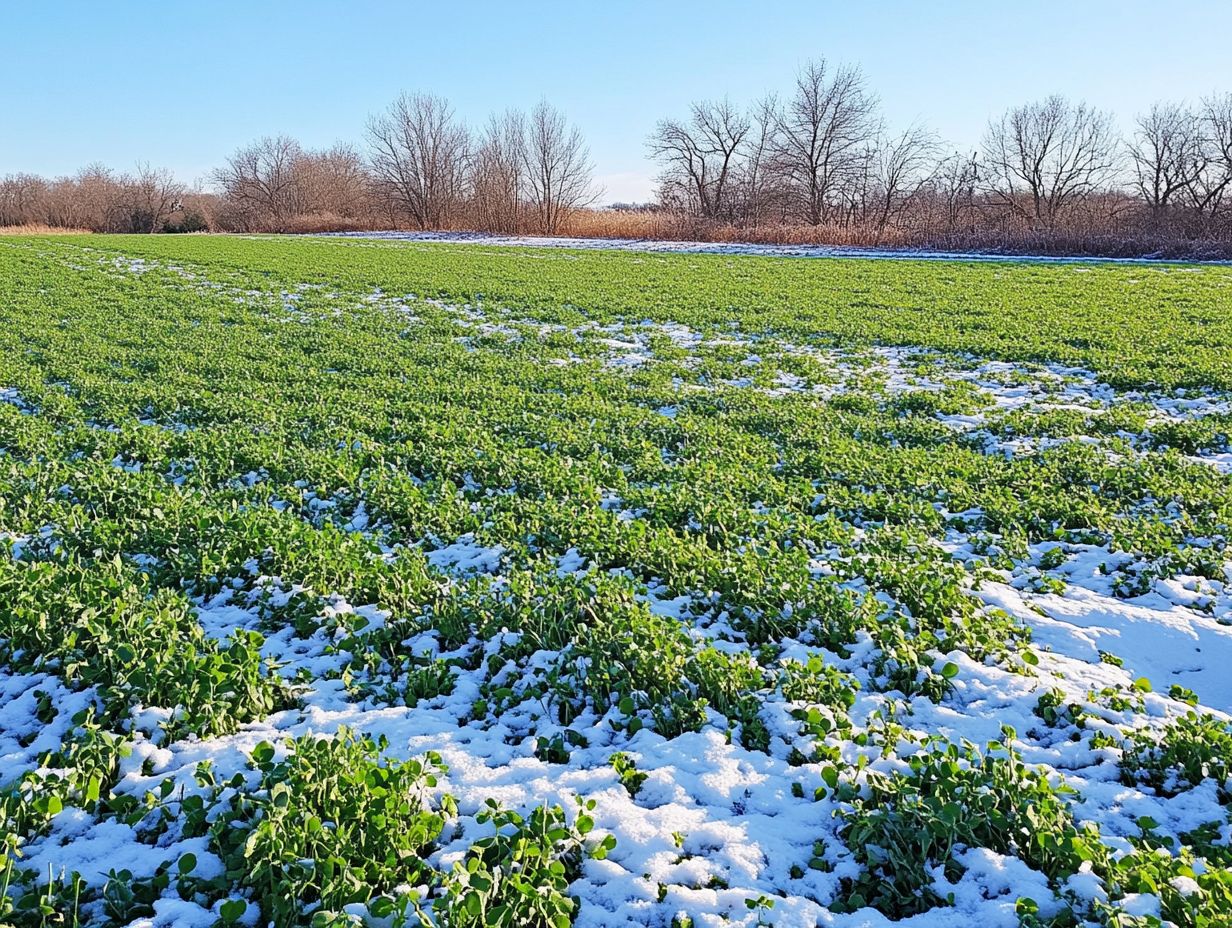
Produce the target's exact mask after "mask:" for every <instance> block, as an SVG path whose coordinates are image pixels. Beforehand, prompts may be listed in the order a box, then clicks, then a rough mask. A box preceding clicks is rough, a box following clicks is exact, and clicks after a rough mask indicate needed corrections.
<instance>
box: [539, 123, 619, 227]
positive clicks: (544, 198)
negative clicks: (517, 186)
mask: <svg viewBox="0 0 1232 928" xmlns="http://www.w3.org/2000/svg"><path fill="white" fill-rule="evenodd" d="M525 162H526V189H527V193H528V196H529V199H530V205H531V209H532V210H533V212H534V214H535V218H536V222H537V226H538V230H539V231H540V232H541V233H542V234H544V235H555V234H556V232H557V231H559V229H560V224H561V221H562V220H563V219H564V218H565V217H567V216H568V215H569V214H570V213H571V212H573V211H574V210H576V209H580V208H581V207H583V206H589V205H591V204H592V203H594V202H595V200H597V199H598V198H599V195H600V193H601V192H602V191H600V190H598V189H596V188H595V186H594V182H593V179H592V175H593V168H592V167H591V163H590V151H589V149H587V147H586V143H585V142H584V141H583V139H582V133H581V132H580V131H579V130H578V128H577V127H576V126H570V125H569V124H568V123H567V122H566V120H565V117H564V114H563V113H561V112H560V111H559V110H557V109H555V108H554V107H552V106H551V105H549V104H548V102H547V101H546V100H541V101H540V102H539V103H538V104H537V105H536V106H535V108H534V109H533V110H532V111H531V114H530V118H529V119H528V120H527V128H526V148H525Z"/></svg>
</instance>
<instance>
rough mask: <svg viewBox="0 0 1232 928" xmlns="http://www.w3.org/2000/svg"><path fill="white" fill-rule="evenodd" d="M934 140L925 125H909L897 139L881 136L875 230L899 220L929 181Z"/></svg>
mask: <svg viewBox="0 0 1232 928" xmlns="http://www.w3.org/2000/svg"><path fill="white" fill-rule="evenodd" d="M936 155H937V138H936V136H935V135H934V134H933V133H932V131H931V130H929V129H927V128H925V127H924V126H921V125H919V124H918V123H917V124H912V125H910V126H908V127H907V128H906V129H905V130H903V132H901V133H900V134H899V135H897V136H892V137H883V138H881V139H879V140H878V142H877V145H876V148H875V164H876V176H877V185H876V189H877V208H876V214H875V216H874V217H873V221H874V222H875V224H876V226H877V228H878V229H884V228H885V227H886V226H887V225H889V223H890V221H891V220H893V219H897V218H898V217H900V216H901V215H902V214H903V213H904V212H905V211H906V210H907V209H908V208H909V207H910V206H911V204H912V203H913V202H914V201H915V200H916V198H917V197H918V196H919V195H920V193H921V192H922V191H923V190H924V189H925V187H926V185H927V184H928V183H929V181H930V180H931V179H932V175H933V171H934V170H935V169H936Z"/></svg>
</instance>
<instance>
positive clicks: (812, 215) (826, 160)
mask: <svg viewBox="0 0 1232 928" xmlns="http://www.w3.org/2000/svg"><path fill="white" fill-rule="evenodd" d="M876 116H877V99H876V97H874V96H873V94H872V93H871V92H870V91H869V90H868V88H867V86H866V84H865V81H864V75H863V74H862V73H861V71H860V69H859V68H857V67H854V66H850V65H842V66H839V67H838V68H836V69H834V70H833V71H831V69H830V67H829V65H828V64H827V62H826V60H825V59H824V58H822V59H818V60H816V61H812V62H810V63H809V64H807V65H806V66H805V67H804V68H803V69H802V70H801V71H800V73H799V75H798V76H797V78H796V87H795V92H794V93H793V94H792V96H791V98H790V100H788V102H787V106H786V109H785V110H784V112H783V115H782V121H781V122H780V125H779V136H780V139H781V145H782V148H781V152H780V163H781V165H782V167H783V170H784V171H785V172H786V174H787V177H788V179H789V180H790V183H791V184H792V187H793V188H794V190H795V191H796V197H797V202H798V209H799V212H800V215H801V217H802V218H803V219H804V220H805V221H806V222H808V223H809V224H810V225H820V224H821V223H822V222H824V221H826V220H827V219H828V218H830V215H831V212H832V210H833V209H834V208H836V207H837V208H838V209H841V202H840V201H841V199H842V198H841V196H840V194H841V187H842V185H843V183H844V182H845V181H847V180H850V179H851V178H852V175H853V172H856V171H858V169H859V168H860V167H861V165H862V162H863V158H864V155H865V151H864V150H865V148H866V146H867V144H868V142H869V141H870V140H871V139H872V138H873V136H874V135H875V134H876V132H877V129H878V124H877V118H876Z"/></svg>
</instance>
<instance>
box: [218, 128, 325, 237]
mask: <svg viewBox="0 0 1232 928" xmlns="http://www.w3.org/2000/svg"><path fill="white" fill-rule="evenodd" d="M303 155H304V151H303V149H302V148H301V147H300V144H299V142H297V141H295V139H292V138H289V137H287V136H285V135H279V136H266V137H265V138H262V139H260V140H258V141H256V142H254V143H253V144H251V145H248V146H246V147H244V148H241V149H239V150H238V151H236V152H235V154H233V155H231V157H230V158H228V159H227V163H226V164H225V165H224V166H223V167H221V168H219V169H218V170H217V171H215V172H214V180H215V182H216V183H217V184H218V186H219V187H220V188H221V190H222V194H223V196H224V197H226V198H227V199H228V200H230V201H232V202H233V203H235V204H236V205H237V206H238V207H239V209H240V211H241V212H242V213H244V214H247V215H248V216H249V221H250V222H253V223H254V225H255V226H261V225H265V226H268V227H269V228H271V229H272V230H273V231H275V232H283V231H286V229H287V224H288V222H289V221H290V219H291V217H292V216H293V215H294V214H295V212H296V207H297V205H298V201H299V191H298V189H297V186H296V182H297V178H296V167H297V165H298V163H299V161H300V159H301V158H302V157H303Z"/></svg>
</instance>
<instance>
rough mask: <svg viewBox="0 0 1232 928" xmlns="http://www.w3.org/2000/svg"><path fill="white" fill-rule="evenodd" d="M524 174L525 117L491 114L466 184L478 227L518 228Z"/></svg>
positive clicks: (513, 112)
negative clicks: (467, 184) (471, 198)
mask: <svg viewBox="0 0 1232 928" xmlns="http://www.w3.org/2000/svg"><path fill="white" fill-rule="evenodd" d="M526 174H527V172H526V117H525V116H523V115H522V114H521V113H520V112H517V111H516V110H507V111H506V112H505V113H503V114H501V115H500V116H492V117H491V118H490V119H489V120H488V124H487V126H486V127H485V128H484V130H483V132H482V134H481V135H480V137H479V140H478V142H477V143H476V145H475V153H474V156H473V157H472V159H471V183H470V187H471V193H472V197H473V207H474V212H475V219H476V222H477V224H478V225H479V227H480V228H481V229H483V230H484V231H488V232H517V231H519V230H520V229H521V227H522V219H523V216H522V214H523V200H524V198H525V196H526V191H527V176H526Z"/></svg>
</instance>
